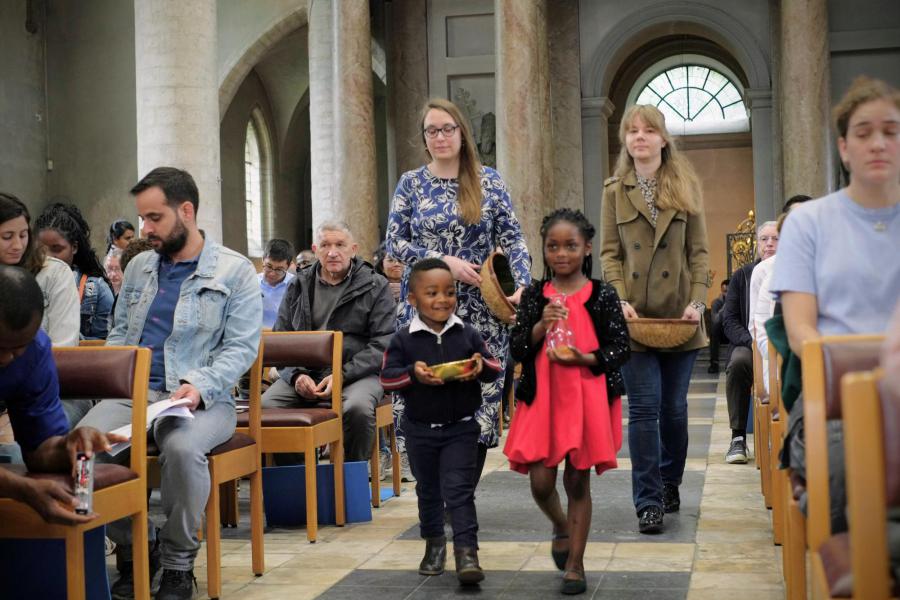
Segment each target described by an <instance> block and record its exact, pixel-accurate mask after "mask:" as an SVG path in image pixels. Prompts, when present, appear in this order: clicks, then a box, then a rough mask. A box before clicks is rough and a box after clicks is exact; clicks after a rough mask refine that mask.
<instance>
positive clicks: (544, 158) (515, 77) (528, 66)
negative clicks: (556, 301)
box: [495, 0, 555, 273]
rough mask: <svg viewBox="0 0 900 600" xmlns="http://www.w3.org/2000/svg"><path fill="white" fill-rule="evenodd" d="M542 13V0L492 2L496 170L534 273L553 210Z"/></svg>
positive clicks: (538, 268) (546, 55)
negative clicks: (546, 219) (542, 231)
mask: <svg viewBox="0 0 900 600" xmlns="http://www.w3.org/2000/svg"><path fill="white" fill-rule="evenodd" d="M546 11H547V6H546V2H545V0H496V2H495V15H496V16H495V18H496V23H497V44H496V61H497V71H496V73H497V75H496V76H497V168H498V170H499V172H500V175H501V176H502V177H503V179H504V181H506V184H507V186H508V187H509V191H510V196H511V197H512V200H513V206H514V207H515V210H516V215H517V217H518V219H519V222H520V223H521V226H522V231H523V233H524V234H525V240H526V242H527V243H528V249H529V251H530V252H531V256H532V258H533V264H534V267H533V268H532V272H533V273H540V272H541V271H542V270H543V261H542V259H541V236H540V225H541V219H543V217H544V215H545V214H546V213H547V212H549V211H550V210H552V209H553V208H555V201H554V197H553V171H552V169H553V160H552V146H551V145H550V144H552V138H551V136H550V135H548V132H550V131H552V127H553V125H552V122H551V117H550V73H549V50H548V43H547V20H546ZM545 138H546V139H545ZM548 141H549V142H550V143H548Z"/></svg>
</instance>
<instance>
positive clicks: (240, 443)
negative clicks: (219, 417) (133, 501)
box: [148, 355, 265, 598]
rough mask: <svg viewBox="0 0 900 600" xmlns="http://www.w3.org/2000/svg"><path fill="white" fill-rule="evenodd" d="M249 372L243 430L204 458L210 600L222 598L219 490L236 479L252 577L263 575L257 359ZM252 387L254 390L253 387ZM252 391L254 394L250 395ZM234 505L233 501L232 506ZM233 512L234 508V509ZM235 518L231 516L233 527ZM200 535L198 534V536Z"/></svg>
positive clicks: (155, 468) (154, 453) (154, 467)
mask: <svg viewBox="0 0 900 600" xmlns="http://www.w3.org/2000/svg"><path fill="white" fill-rule="evenodd" d="M252 370H253V372H254V373H257V374H258V375H257V377H256V378H255V379H253V378H251V379H250V410H249V411H248V413H246V414H247V426H246V427H245V428H244V430H243V431H235V433H234V435H233V436H232V437H231V439H230V440H228V441H227V442H224V443H222V444H219V445H218V446H216V447H215V448H213V449H212V450H210V452H209V454H207V455H206V458H207V461H208V462H209V483H210V486H209V497H208V498H207V500H206V588H207V593H208V595H209V597H210V598H218V597H219V596H221V595H222V547H221V545H222V535H221V527H222V523H221V522H222V513H221V511H222V500H221V498H222V490H226V492H225V493H228V492H227V490H231V489H233V490H235V491H236V490H237V488H236V487H234V486H233V484H234V482H236V481H237V480H239V479H242V478H245V477H249V479H250V553H251V567H252V569H253V574H254V575H256V576H257V577H260V576H262V574H263V573H264V572H265V550H264V541H263V528H264V523H263V493H262V454H261V451H260V444H259V440H260V439H261V427H260V411H261V409H260V404H259V386H260V379H261V378H260V376H259V374H261V372H262V366H261V363H260V356H259V355H257V357H256V361H254V363H253V367H252ZM254 386H255V387H254ZM254 390H255V391H256V394H254V393H253V392H254ZM254 398H255V399H256V400H254ZM158 456H159V450H158V448H156V447H155V446H153V447H151V456H150V457H149V459H148V460H149V463H150V468H151V471H152V473H151V477H150V479H151V482H150V483H151V486H154V487H155V486H158V485H159V484H158V479H159V461H158ZM236 505H237V502H236V500H235V506H236ZM235 510H236V508H235ZM236 522H237V516H236V514H235V523H236ZM200 533H201V534H202V532H200Z"/></svg>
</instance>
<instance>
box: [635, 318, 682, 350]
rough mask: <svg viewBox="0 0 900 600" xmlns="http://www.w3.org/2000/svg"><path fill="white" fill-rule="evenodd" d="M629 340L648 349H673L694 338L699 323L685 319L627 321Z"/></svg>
mask: <svg viewBox="0 0 900 600" xmlns="http://www.w3.org/2000/svg"><path fill="white" fill-rule="evenodd" d="M626 322H627V323H628V334H629V335H630V336H631V339H633V340H634V341H636V342H637V343H639V344H643V345H644V346H647V347H648V348H675V347H678V346H680V345H682V344H684V343H685V342H687V341H688V340H689V339H691V338H692V337H694V334H695V333H696V332H697V327H698V326H699V325H700V321H688V320H685V319H628V320H627V321H626Z"/></svg>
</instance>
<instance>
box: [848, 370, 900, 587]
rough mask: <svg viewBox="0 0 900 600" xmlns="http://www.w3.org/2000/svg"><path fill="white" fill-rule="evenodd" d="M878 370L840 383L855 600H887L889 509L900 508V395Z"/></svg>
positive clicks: (857, 374)
mask: <svg viewBox="0 0 900 600" xmlns="http://www.w3.org/2000/svg"><path fill="white" fill-rule="evenodd" d="M882 377H883V373H882V372H881V370H880V369H878V370H875V371H866V372H862V373H850V374H848V375H846V376H845V377H844V379H843V381H842V384H841V387H842V388H843V404H844V411H843V412H844V434H845V436H844V456H845V459H846V465H847V498H848V520H849V522H850V563H851V566H852V570H853V597H854V598H885V599H886V598H888V597H889V596H890V577H889V576H888V573H889V571H888V569H889V567H888V565H889V559H888V553H889V552H888V542H887V535H886V532H885V522H886V519H887V512H886V510H885V507H886V506H898V505H900V395H897V394H894V393H892V392H891V391H890V390H888V389H887V388H886V386H885V385H884V384H883V381H882Z"/></svg>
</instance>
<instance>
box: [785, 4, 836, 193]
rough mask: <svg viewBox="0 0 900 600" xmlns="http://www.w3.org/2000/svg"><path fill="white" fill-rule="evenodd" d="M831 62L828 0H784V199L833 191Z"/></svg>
mask: <svg viewBox="0 0 900 600" xmlns="http://www.w3.org/2000/svg"><path fill="white" fill-rule="evenodd" d="M829 63H830V61H829V54H828V7H827V2H826V0H783V1H782V2H781V98H780V100H781V127H782V142H783V144H782V160H783V168H784V195H785V198H789V197H790V196H793V195H795V194H808V195H810V196H813V197H818V196H821V195H823V194H825V193H826V192H827V191H828V173H829V171H830V167H829V160H830V159H829V156H830V153H829V148H828V143H829V134H828V132H829V130H830V127H829V122H830V118H829V110H828V109H829V105H828V70H829ZM783 200H784V199H782V202H783Z"/></svg>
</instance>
